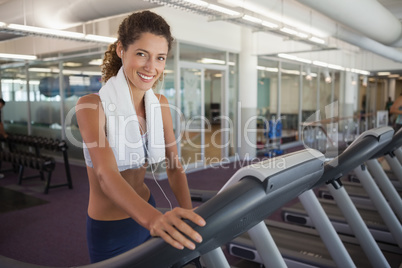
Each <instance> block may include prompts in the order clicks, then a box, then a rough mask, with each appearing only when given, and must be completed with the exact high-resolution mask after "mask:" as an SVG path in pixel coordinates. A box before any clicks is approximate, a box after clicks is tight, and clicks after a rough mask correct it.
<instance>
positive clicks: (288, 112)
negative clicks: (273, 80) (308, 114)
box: [280, 62, 300, 143]
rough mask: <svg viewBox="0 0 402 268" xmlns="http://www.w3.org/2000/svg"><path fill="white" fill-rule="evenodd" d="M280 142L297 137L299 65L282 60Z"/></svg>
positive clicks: (286, 141)
mask: <svg viewBox="0 0 402 268" xmlns="http://www.w3.org/2000/svg"><path fill="white" fill-rule="evenodd" d="M281 72H282V75H281V99H280V102H281V105H280V107H281V111H280V114H281V118H280V119H281V123H282V143H288V142H293V141H296V140H297V139H298V125H299V122H298V115H299V95H300V94H299V91H300V90H299V87H300V85H299V84H300V83H299V80H300V65H298V64H291V63H286V62H282V68H281Z"/></svg>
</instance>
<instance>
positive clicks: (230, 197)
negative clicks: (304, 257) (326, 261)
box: [0, 149, 324, 268]
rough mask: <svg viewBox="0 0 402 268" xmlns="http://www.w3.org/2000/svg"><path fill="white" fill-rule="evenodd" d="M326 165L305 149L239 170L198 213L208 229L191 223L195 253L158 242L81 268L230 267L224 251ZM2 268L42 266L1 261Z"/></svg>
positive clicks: (307, 186) (303, 188) (306, 185)
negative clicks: (198, 261) (194, 263)
mask: <svg viewBox="0 0 402 268" xmlns="http://www.w3.org/2000/svg"><path fill="white" fill-rule="evenodd" d="M323 162H324V156H323V155H322V154H321V153H320V152H318V151H315V150H312V149H306V150H303V151H299V152H295V153H293V154H288V155H285V156H280V157H277V158H272V159H269V160H267V161H264V162H260V163H257V164H255V165H250V166H247V167H244V168H242V169H240V170H238V171H237V173H236V174H235V175H234V176H233V177H232V179H231V180H230V183H228V184H226V185H225V186H224V187H223V189H222V190H221V191H220V193H219V194H218V195H216V196H215V197H213V198H212V199H210V200H209V201H208V202H206V203H204V204H202V205H201V206H200V207H198V208H197V209H196V210H195V211H196V212H197V213H198V214H199V215H201V216H202V217H203V218H204V219H205V220H206V222H207V225H206V226H204V227H199V226H195V224H192V223H189V224H190V225H191V226H192V227H193V228H194V229H195V230H196V231H197V232H199V233H200V234H201V235H202V237H203V242H202V243H200V244H198V245H197V248H196V249H195V250H194V251H191V250H188V249H184V250H178V249H175V248H173V247H172V246H170V245H168V244H167V243H165V242H164V241H163V240H162V239H160V238H153V239H151V240H149V241H147V242H145V243H144V244H142V245H140V246H138V247H136V248H134V249H132V250H130V251H128V252H126V253H123V254H121V255H119V256H117V257H114V258H111V259H108V260H105V261H102V262H99V263H94V264H90V265H86V266H82V267H87V268H100V267H102V268H105V267H138V268H143V267H181V266H182V265H184V264H186V263H188V262H189V261H191V260H193V259H195V258H197V257H199V256H201V255H204V254H206V253H208V254H207V255H208V256H207V257H206V258H205V259H204V257H203V258H202V259H203V261H205V262H207V263H208V266H207V267H219V268H224V267H229V265H228V263H227V260H226V258H225V257H224V256H223V253H222V251H219V250H220V248H219V247H220V246H221V245H224V244H225V243H227V242H228V241H230V240H232V239H233V238H234V237H236V236H238V235H240V234H242V233H244V232H246V231H247V230H249V229H250V228H251V227H253V226H255V225H256V224H257V223H259V222H262V221H263V220H264V219H265V218H266V217H267V216H269V215H270V214H271V213H272V212H274V211H275V210H277V209H278V208H280V207H281V206H283V205H284V204H285V203H287V202H288V201H290V200H292V199H293V198H294V197H295V196H297V195H298V194H300V193H302V192H304V191H306V190H308V189H310V188H311V187H312V185H314V184H315V183H316V182H317V180H319V179H320V177H321V176H322V173H323ZM265 229H266V228H265ZM266 232H268V231H267V230H266ZM261 235H262V234H261ZM261 235H260V237H261ZM217 248H218V249H219V250H216V249H217ZM214 249H215V250H214ZM264 249H267V248H266V247H264ZM211 250H213V251H212V252H211ZM275 255H276V256H272V260H276V262H275V264H278V263H279V265H280V266H283V259H282V257H281V256H280V254H279V253H278V254H275ZM156 256H157V257H156ZM0 267H10V268H14V267H15V268H16V267H18V268H24V267H26V268H28V267H29V268H33V267H39V266H35V265H31V264H26V263H23V262H19V261H17V260H12V259H9V258H6V257H4V256H0ZM276 267H278V266H276Z"/></svg>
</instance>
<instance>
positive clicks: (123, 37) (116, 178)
mask: <svg viewBox="0 0 402 268" xmlns="http://www.w3.org/2000/svg"><path fill="white" fill-rule="evenodd" d="M172 41H173V38H172V36H171V33H170V27H169V25H168V24H167V23H166V21H165V20H164V19H163V18H162V17H160V16H159V15H156V14H155V13H152V12H150V11H143V12H139V13H133V14H132V15H130V16H128V17H127V18H126V19H124V20H123V22H122V23H121V25H120V27H119V30H118V40H117V41H116V42H115V43H114V44H112V45H110V47H109V49H108V51H107V52H106V53H105V58H104V61H103V66H102V72H103V80H104V82H106V84H105V85H104V86H103V87H102V88H101V89H100V91H99V94H90V95H86V96H83V97H81V98H80V99H79V101H78V102H77V105H76V111H77V113H76V114H77V121H78V125H79V128H80V132H81V136H82V139H83V141H84V156H85V162H86V165H87V173H88V179H89V185H90V195H89V204H88V217H87V242H88V249H89V254H90V258H91V262H98V261H102V260H104V259H108V258H110V257H113V256H116V255H119V254H121V253H123V252H125V251H128V250H130V249H131V248H134V247H136V246H138V245H139V244H142V243H143V242H145V241H146V240H148V239H149V238H150V237H151V236H160V237H162V238H163V239H164V240H165V241H166V242H167V243H169V244H171V245H172V246H173V247H176V248H178V249H183V248H184V247H187V248H189V249H195V244H194V242H201V240H202V238H201V236H200V235H199V234H198V233H197V232H195V231H194V230H193V229H192V228H191V227H190V226H189V225H188V224H187V223H185V222H184V219H187V220H190V221H192V222H194V223H196V224H197V225H200V226H203V225H205V221H204V220H203V219H202V218H201V217H200V216H198V215H197V214H195V213H194V212H193V210H192V205H191V199H190V194H189V189H188V185H187V178H186V175H185V173H184V170H183V167H182V165H181V164H180V161H179V160H178V154H177V144H176V141H175V136H174V132H173V123H172V117H171V114H170V108H169V104H168V102H167V99H166V98H165V97H164V96H162V95H160V94H154V92H153V90H152V87H154V86H155V85H156V84H157V82H158V79H159V78H160V77H161V76H162V74H163V70H164V68H165V64H166V58H167V54H168V52H169V50H170V48H171V43H172ZM162 160H165V161H166V162H167V165H166V172H167V175H168V179H169V184H170V187H171V188H172V191H173V193H174V195H175V197H176V199H177V201H178V203H179V205H180V208H175V209H172V210H171V211H169V212H166V213H165V214H162V213H160V212H159V211H158V210H156V209H155V208H154V207H155V201H154V199H153V196H152V194H151V193H150V190H149V189H148V187H147V186H146V184H145V183H144V178H145V172H146V168H147V166H148V164H151V165H152V164H153V163H158V162H161V161H162Z"/></svg>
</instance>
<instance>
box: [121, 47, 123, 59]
mask: <svg viewBox="0 0 402 268" xmlns="http://www.w3.org/2000/svg"><path fill="white" fill-rule="evenodd" d="M120 54H121V57H123V49H122V50H121V51H120Z"/></svg>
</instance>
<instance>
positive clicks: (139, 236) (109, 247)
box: [87, 194, 155, 263]
mask: <svg viewBox="0 0 402 268" xmlns="http://www.w3.org/2000/svg"><path fill="white" fill-rule="evenodd" d="M148 203H149V204H151V205H152V206H153V207H155V200H154V198H153V196H152V194H151V196H150V198H149V201H148ZM150 238H151V235H150V233H149V231H148V230H147V229H145V228H144V227H142V226H141V225H139V224H138V223H137V222H136V221H134V220H133V219H132V218H128V219H123V220H116V221H99V220H94V219H92V218H90V217H89V216H87V244H88V250H89V257H90V259H91V263H95V262H99V261H103V260H106V259H109V258H111V257H114V256H117V255H120V254H122V253H124V252H126V251H128V250H130V249H132V248H135V247H136V246H138V245H140V244H142V243H144V242H145V241H147V240H148V239H150Z"/></svg>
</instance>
